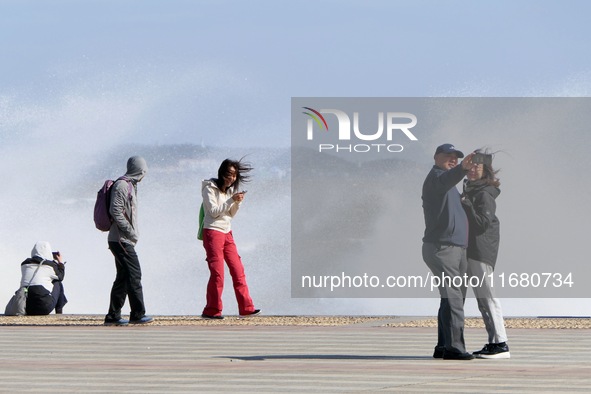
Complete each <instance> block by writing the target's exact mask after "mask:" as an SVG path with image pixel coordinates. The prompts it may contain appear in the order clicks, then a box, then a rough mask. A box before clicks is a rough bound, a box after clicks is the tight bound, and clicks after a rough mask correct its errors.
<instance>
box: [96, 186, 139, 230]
mask: <svg viewBox="0 0 591 394" xmlns="http://www.w3.org/2000/svg"><path fill="white" fill-rule="evenodd" d="M118 180H123V181H126V182H127V185H128V192H129V193H128V198H130V199H131V188H132V187H133V186H132V185H131V182H129V180H128V179H127V178H126V177H123V176H122V177H120V178H117V179H116V180H115V181H112V180H110V179H107V180H106V181H105V183H104V184H103V187H101V188H100V190H99V191H98V193H97V194H96V202H95V203H94V225H95V226H96V228H97V229H99V230H101V231H109V230H110V229H111V223H112V222H113V218H111V214H110V213H109V207H110V205H111V187H112V186H113V185H114V184H115V182H117V181H118Z"/></svg>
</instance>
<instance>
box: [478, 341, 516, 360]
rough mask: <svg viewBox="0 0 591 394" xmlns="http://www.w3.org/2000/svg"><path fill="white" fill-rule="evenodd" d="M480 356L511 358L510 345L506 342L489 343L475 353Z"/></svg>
mask: <svg viewBox="0 0 591 394" xmlns="http://www.w3.org/2000/svg"><path fill="white" fill-rule="evenodd" d="M473 354H474V355H475V356H476V357H478V358H511V353H509V345H507V343H506V342H501V343H488V344H486V345H484V347H483V348H482V350H479V351H477V352H474V353H473Z"/></svg>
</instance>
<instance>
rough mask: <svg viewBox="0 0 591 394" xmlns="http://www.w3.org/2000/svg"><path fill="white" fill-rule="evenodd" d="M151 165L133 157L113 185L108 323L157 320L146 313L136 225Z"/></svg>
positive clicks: (138, 157)
mask: <svg viewBox="0 0 591 394" xmlns="http://www.w3.org/2000/svg"><path fill="white" fill-rule="evenodd" d="M147 172H148V166H147V164H146V161H145V160H144V159H143V158H142V157H140V156H133V157H130V158H129V160H128V161H127V172H126V173H125V175H124V176H123V177H122V178H120V179H118V180H117V181H116V182H115V183H114V184H113V186H112V187H111V202H110V207H109V213H110V214H111V217H112V218H113V223H112V224H111V229H110V230H109V237H108V241H109V249H110V250H111V252H112V253H113V256H115V266H116V268H117V276H116V277H115V281H114V282H113V288H112V289H111V303H110V304H109V313H108V314H107V316H105V325H107V326H109V325H117V326H125V325H127V324H129V323H131V324H145V323H150V322H152V321H153V320H154V319H153V318H152V317H150V316H146V308H145V306H144V294H143V289H142V270H141V267H140V261H139V259H138V256H137V253H136V252H135V244H136V243H137V241H138V238H139V232H138V227H137V184H138V182H140V181H141V180H142V179H143V178H144V176H145V175H146V173H147ZM128 296H129V306H130V308H131V312H130V315H129V320H126V319H123V318H121V308H123V305H124V304H125V299H126V298H127V297H128Z"/></svg>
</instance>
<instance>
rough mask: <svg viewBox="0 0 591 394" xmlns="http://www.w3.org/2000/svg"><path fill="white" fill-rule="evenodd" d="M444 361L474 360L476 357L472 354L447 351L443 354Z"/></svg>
mask: <svg viewBox="0 0 591 394" xmlns="http://www.w3.org/2000/svg"><path fill="white" fill-rule="evenodd" d="M443 359H444V360H473V359H474V356H473V355H472V353H467V352H466V353H459V352H448V351H447V350H446V351H444V352H443Z"/></svg>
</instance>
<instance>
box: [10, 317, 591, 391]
mask: <svg viewBox="0 0 591 394" xmlns="http://www.w3.org/2000/svg"><path fill="white" fill-rule="evenodd" d="M508 334H509V338H510V341H509V344H510V346H511V354H512V358H511V359H509V360H472V361H446V360H435V359H433V358H431V354H432V350H433V345H434V343H435V339H436V329H433V328H399V327H387V326H384V325H382V324H378V323H371V324H351V325H342V326H324V327H323V326H313V327H310V326H140V327H102V326H3V327H0V349H1V351H0V393H35V392H38V393H39V392H43V393H109V392H119V393H196V392H238V393H280V392H293V393H363V392H369V393H375V392H408V393H411V392H437V393H452V392H453V393H486V392H491V393H528V392H529V393H532V392H536V393H540V392H548V393H557V392H565V393H566V392H569V393H571V392H587V393H588V392H591V351H590V349H591V331H590V330H588V329H582V330H559V329H509V330H508ZM485 340H486V334H485V331H484V330H483V329H470V328H467V329H466V341H467V344H468V345H469V350H472V351H473V350H478V349H480V348H481V347H482V345H484V343H485Z"/></svg>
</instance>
